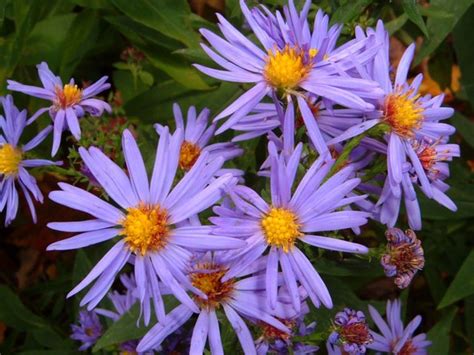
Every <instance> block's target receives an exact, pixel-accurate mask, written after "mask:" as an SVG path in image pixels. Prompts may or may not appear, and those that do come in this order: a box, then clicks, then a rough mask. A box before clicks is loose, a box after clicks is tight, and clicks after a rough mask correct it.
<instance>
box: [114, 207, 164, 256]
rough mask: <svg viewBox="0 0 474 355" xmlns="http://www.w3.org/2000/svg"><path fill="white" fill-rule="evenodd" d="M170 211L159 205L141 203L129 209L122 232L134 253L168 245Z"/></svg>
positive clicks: (158, 248) (155, 249)
mask: <svg viewBox="0 0 474 355" xmlns="http://www.w3.org/2000/svg"><path fill="white" fill-rule="evenodd" d="M167 222H168V213H167V212H166V210H165V209H162V208H161V207H160V206H159V205H155V206H149V205H144V204H141V205H139V206H138V207H133V208H129V209H127V216H126V217H125V218H124V219H123V221H122V223H121V224H122V227H123V230H122V234H123V235H124V237H125V241H126V242H127V244H128V247H129V248H130V250H131V251H133V252H134V253H141V254H142V255H144V254H146V253H147V252H148V251H157V250H160V249H161V248H163V247H164V246H165V245H166V240H167V237H168V232H169V226H168V223H167Z"/></svg>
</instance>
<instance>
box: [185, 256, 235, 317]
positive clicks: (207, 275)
mask: <svg viewBox="0 0 474 355" xmlns="http://www.w3.org/2000/svg"><path fill="white" fill-rule="evenodd" d="M226 271H227V270H226V269H224V268H221V267H218V266H216V265H214V264H211V263H203V264H199V265H198V266H197V268H196V271H194V272H192V273H191V276H190V277H191V283H192V285H193V286H194V287H196V288H198V289H199V290H201V291H202V292H204V293H205V294H206V296H207V299H206V300H205V299H202V298H200V297H196V301H197V303H198V304H199V305H200V306H201V307H206V308H217V307H219V305H220V304H221V303H222V302H223V301H224V300H226V299H227V298H228V297H229V296H230V294H231V292H232V291H233V289H234V280H233V279H230V280H228V281H224V282H223V281H222V277H223V276H224V275H225V273H226Z"/></svg>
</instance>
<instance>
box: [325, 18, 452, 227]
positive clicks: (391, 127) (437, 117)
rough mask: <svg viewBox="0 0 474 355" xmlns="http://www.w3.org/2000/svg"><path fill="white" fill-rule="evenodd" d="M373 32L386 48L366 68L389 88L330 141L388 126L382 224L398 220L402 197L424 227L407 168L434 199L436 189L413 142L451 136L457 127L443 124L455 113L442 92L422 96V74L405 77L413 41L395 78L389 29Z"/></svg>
mask: <svg viewBox="0 0 474 355" xmlns="http://www.w3.org/2000/svg"><path fill="white" fill-rule="evenodd" d="M373 35H375V39H376V41H375V45H382V49H381V50H380V51H379V53H378V54H377V55H376V56H375V57H374V60H373V62H370V63H369V64H368V65H367V66H366V72H365V74H364V76H365V77H367V78H371V79H373V80H375V81H377V82H378V83H379V84H380V86H381V87H382V89H383V90H384V92H385V95H384V97H383V98H382V99H380V100H378V101H375V102H374V104H375V106H376V110H375V111H374V112H372V113H367V114H365V117H364V120H363V122H362V123H360V124H358V125H355V126H353V127H351V128H349V129H348V130H346V131H345V132H344V133H342V134H341V135H339V136H338V137H336V138H334V139H331V140H330V141H328V144H335V143H338V142H341V141H343V140H347V139H349V138H352V137H354V136H356V135H359V134H362V133H364V132H365V131H367V130H368V129H370V128H372V127H374V126H375V125H377V124H384V125H385V126H386V127H387V130H388V132H387V133H386V134H385V140H386V142H387V148H386V154H387V166H388V174H387V179H386V181H385V184H384V188H383V191H382V193H381V196H380V199H379V201H378V205H380V206H381V222H382V223H385V224H387V225H388V226H390V227H393V226H394V225H395V223H396V220H397V218H398V211H399V204H400V200H401V199H402V195H403V198H404V200H405V207H406V209H407V211H408V215H409V216H411V222H412V223H411V224H410V227H411V228H413V229H420V228H421V218H420V217H419V215H420V212H419V206H418V201H417V199H416V192H415V190H414V189H413V187H412V186H411V185H412V184H411V183H410V180H409V176H408V174H407V170H409V169H410V166H411V167H412V168H413V169H414V170H415V172H416V175H417V177H418V179H419V180H418V181H419V185H420V188H421V190H422V191H423V193H424V194H425V195H426V196H427V197H428V198H434V195H435V194H436V195H437V196H438V197H439V196H440V195H439V193H438V192H433V188H432V185H431V184H430V181H429V179H428V178H427V176H426V173H425V172H424V168H423V164H422V161H421V159H420V157H419V155H418V154H417V152H416V151H415V148H414V146H413V144H414V141H416V140H423V139H431V140H434V141H436V140H437V139H440V138H441V137H448V136H450V135H451V134H453V133H454V131H455V130H454V127H452V126H450V125H448V124H445V123H441V122H440V121H441V120H444V119H447V118H449V117H451V116H452V115H453V112H454V110H453V109H452V108H450V107H441V104H442V102H443V98H444V96H443V95H439V96H436V97H433V98H432V97H430V96H423V97H421V96H420V94H418V90H419V87H420V84H421V82H422V79H423V75H422V74H419V75H418V76H417V77H416V78H415V79H414V80H413V81H412V83H411V84H408V82H407V75H408V72H409V69H410V64H411V62H412V59H413V55H414V52H415V44H411V45H410V46H409V47H408V48H407V49H406V51H405V53H404V54H403V56H402V58H401V60H400V63H399V65H398V68H397V71H396V74H395V80H394V81H393V83H392V80H391V79H390V64H389V42H388V33H387V32H386V31H385V29H384V26H383V23H382V22H381V21H379V22H378V24H377V28H376V30H375V31H374V30H373V29H368V30H367V36H373ZM357 37H358V38H359V39H361V40H363V41H365V40H366V35H365V34H364V33H363V31H362V30H361V29H358V30H357Z"/></svg>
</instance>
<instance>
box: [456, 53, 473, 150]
mask: <svg viewBox="0 0 474 355" xmlns="http://www.w3.org/2000/svg"><path fill="white" fill-rule="evenodd" d="M473 60H474V59H473ZM451 123H452V124H453V126H454V127H456V132H457V133H458V134H460V135H461V136H462V137H463V138H464V139H465V140H466V143H468V144H469V145H470V146H471V147H474V123H473V122H472V121H470V120H469V119H468V118H466V117H465V116H463V115H462V114H461V113H459V112H456V113H455V114H454V117H453V118H451Z"/></svg>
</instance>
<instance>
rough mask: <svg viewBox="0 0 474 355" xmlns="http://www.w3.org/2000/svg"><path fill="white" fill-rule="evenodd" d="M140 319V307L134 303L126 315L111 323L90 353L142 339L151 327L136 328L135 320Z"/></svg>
mask: <svg viewBox="0 0 474 355" xmlns="http://www.w3.org/2000/svg"><path fill="white" fill-rule="evenodd" d="M139 317H140V305H139V304H138V303H136V304H135V305H134V306H133V307H132V308H131V309H130V310H129V311H128V312H127V313H124V314H123V315H122V317H121V318H120V319H119V320H118V321H116V322H115V323H113V324H112V325H111V326H110V327H109V328H108V329H107V330H106V331H105V333H104V335H102V336H101V337H100V339H99V340H98V341H97V343H96V344H95V346H94V348H93V349H92V351H94V352H95V351H98V350H100V349H103V348H106V347H108V346H110V345H114V344H119V343H123V342H125V341H127V340H134V339H140V338H142V337H143V336H144V335H145V334H146V333H147V332H148V331H149V330H150V328H151V327H152V326H151V325H149V326H148V327H144V326H142V327H137V320H138V318H139Z"/></svg>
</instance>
